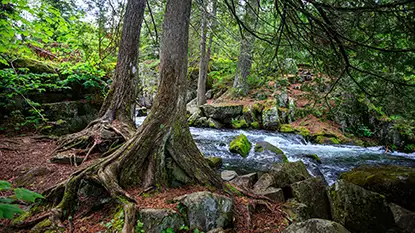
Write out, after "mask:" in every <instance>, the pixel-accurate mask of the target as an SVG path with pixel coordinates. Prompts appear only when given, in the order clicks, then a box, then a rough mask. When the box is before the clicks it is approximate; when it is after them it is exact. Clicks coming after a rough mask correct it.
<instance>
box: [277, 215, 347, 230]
mask: <svg viewBox="0 0 415 233" xmlns="http://www.w3.org/2000/svg"><path fill="white" fill-rule="evenodd" d="M282 233H350V231H348V230H347V229H346V228H344V227H343V226H342V225H340V224H338V223H336V222H332V221H329V220H324V219H318V218H313V219H309V220H307V221H304V222H298V223H294V224H291V225H290V226H289V227H287V228H286V229H285V230H284V231H282Z"/></svg>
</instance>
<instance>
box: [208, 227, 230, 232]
mask: <svg viewBox="0 0 415 233" xmlns="http://www.w3.org/2000/svg"><path fill="white" fill-rule="evenodd" d="M225 232H226V231H225V230H223V229H222V228H216V229H213V230H210V231H208V232H207V233H225Z"/></svg>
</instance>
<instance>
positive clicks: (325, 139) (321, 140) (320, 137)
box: [313, 135, 340, 145]
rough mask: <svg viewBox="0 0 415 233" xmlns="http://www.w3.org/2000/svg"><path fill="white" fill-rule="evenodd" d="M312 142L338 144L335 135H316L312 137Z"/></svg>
mask: <svg viewBox="0 0 415 233" xmlns="http://www.w3.org/2000/svg"><path fill="white" fill-rule="evenodd" d="M313 142H315V143H317V144H330V145H337V144H340V141H339V139H338V138H336V137H326V136H323V135H318V136H316V137H315V138H314V140H313Z"/></svg>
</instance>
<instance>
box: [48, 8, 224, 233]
mask: <svg viewBox="0 0 415 233" xmlns="http://www.w3.org/2000/svg"><path fill="white" fill-rule="evenodd" d="M190 9H191V0H175V1H173V0H168V1H167V7H166V13H165V18H164V26H163V36H162V40H161V53H160V83H159V87H158V92H157V95H156V98H155V100H154V105H153V107H152V109H151V113H150V114H149V115H148V116H147V118H146V120H145V121H144V123H143V124H142V125H141V126H140V127H139V128H138V130H137V132H136V134H135V135H134V137H133V138H131V139H130V140H129V141H127V142H126V143H125V144H124V145H123V146H122V147H121V148H119V149H118V150H117V151H115V152H114V153H113V154H111V155H110V156H108V157H106V158H104V159H102V160H100V161H98V162H97V163H96V164H94V165H92V166H90V167H87V168H85V169H83V170H80V171H78V172H76V173H75V174H74V175H73V176H72V177H71V178H70V179H69V180H68V181H67V182H65V183H63V184H61V185H58V186H57V187H55V188H53V189H51V190H49V191H48V192H46V193H45V195H46V197H47V199H48V200H60V201H59V204H58V205H57V206H56V207H55V208H54V209H53V210H52V213H53V216H54V217H53V219H55V220H59V219H62V218H63V217H67V216H69V214H71V212H72V211H73V210H72V209H71V206H73V205H74V204H73V203H74V202H75V203H76V201H77V193H78V189H79V187H80V185H81V183H82V182H81V181H87V182H88V181H90V180H92V181H93V182H94V183H95V184H99V185H100V186H102V187H104V188H105V189H106V191H107V192H108V193H109V194H110V195H111V197H112V198H113V199H114V200H118V201H119V203H120V204H123V205H124V210H125V211H124V213H125V223H124V231H123V232H132V231H133V229H134V224H135V218H134V214H135V207H134V205H135V200H134V199H133V198H132V197H130V196H129V194H128V193H126V192H125V191H124V190H123V188H122V187H130V186H135V187H137V186H139V187H140V186H141V187H144V188H148V187H154V188H159V187H165V186H168V185H169V181H170V180H171V179H174V178H176V180H177V181H179V182H182V183H192V182H194V183H200V184H207V185H214V186H216V187H222V182H221V180H220V178H218V176H217V175H216V173H215V172H214V171H213V170H212V169H211V168H210V167H209V166H208V165H207V163H206V161H205V160H204V158H203V155H202V154H201V153H200V151H199V149H198V148H197V147H196V144H195V143H194V141H193V138H192V136H191V134H190V130H189V127H188V125H187V119H186V74H187V50H188V29H189V18H190ZM172 168H174V169H175V171H176V173H177V171H179V173H181V175H180V177H175V176H174V174H176V173H174V172H172V173H169V171H171V169H172ZM57 222H58V224H59V221H57Z"/></svg>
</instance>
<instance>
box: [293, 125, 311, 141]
mask: <svg viewBox="0 0 415 233" xmlns="http://www.w3.org/2000/svg"><path fill="white" fill-rule="evenodd" d="M295 132H296V133H298V134H300V135H301V136H303V138H308V137H309V136H310V134H311V133H310V130H308V129H307V128H306V127H304V126H298V127H295Z"/></svg>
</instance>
